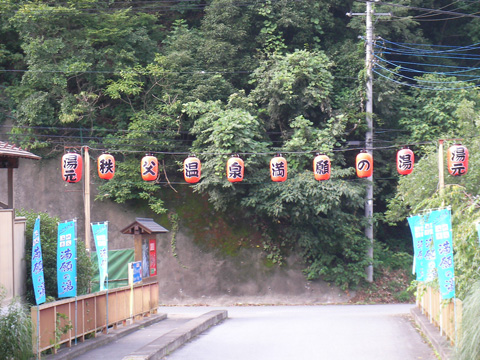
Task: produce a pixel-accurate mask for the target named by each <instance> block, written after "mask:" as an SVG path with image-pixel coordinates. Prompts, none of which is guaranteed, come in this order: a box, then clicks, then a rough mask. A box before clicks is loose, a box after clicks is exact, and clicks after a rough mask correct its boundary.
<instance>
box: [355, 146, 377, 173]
mask: <svg viewBox="0 0 480 360" xmlns="http://www.w3.org/2000/svg"><path fill="white" fill-rule="evenodd" d="M355 163H356V169H357V176H358V177H359V178H368V177H370V176H372V174H373V156H372V154H369V153H367V152H366V151H365V150H363V151H362V152H361V153H359V154H358V155H357V159H356V162H355Z"/></svg>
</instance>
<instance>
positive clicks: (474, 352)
mask: <svg viewBox="0 0 480 360" xmlns="http://www.w3.org/2000/svg"><path fill="white" fill-rule="evenodd" d="M478 319H480V281H477V282H476V283H475V284H474V285H473V286H472V287H471V290H470V292H469V293H468V294H467V296H466V297H465V300H464V301H463V314H462V333H461V336H460V343H459V344H458V346H457V348H456V351H455V358H456V359H457V360H475V359H480V326H478Z"/></svg>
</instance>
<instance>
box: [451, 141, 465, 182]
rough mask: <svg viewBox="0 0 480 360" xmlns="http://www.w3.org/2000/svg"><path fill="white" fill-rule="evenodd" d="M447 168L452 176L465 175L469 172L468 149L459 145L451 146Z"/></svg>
mask: <svg viewBox="0 0 480 360" xmlns="http://www.w3.org/2000/svg"><path fill="white" fill-rule="evenodd" d="M447 167H448V172H449V173H450V175H453V176H461V175H465V174H466V173H467V171H468V149H467V148H466V147H465V146H463V145H459V144H455V145H452V146H450V147H449V148H448V150H447Z"/></svg>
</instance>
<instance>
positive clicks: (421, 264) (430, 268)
mask: <svg viewBox="0 0 480 360" xmlns="http://www.w3.org/2000/svg"><path fill="white" fill-rule="evenodd" d="M408 224H409V225H410V231H411V233H412V238H413V248H414V256H415V273H416V274H417V281H427V282H429V281H433V280H435V279H436V277H437V269H436V262H435V259H436V253H435V248H434V246H433V228H432V223H431V222H430V220H429V219H428V218H427V217H426V216H422V215H416V216H411V217H409V218H408Z"/></svg>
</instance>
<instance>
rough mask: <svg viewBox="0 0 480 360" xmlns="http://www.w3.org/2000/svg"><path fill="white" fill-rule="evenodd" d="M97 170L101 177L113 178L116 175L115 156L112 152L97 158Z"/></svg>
mask: <svg viewBox="0 0 480 360" xmlns="http://www.w3.org/2000/svg"><path fill="white" fill-rule="evenodd" d="M97 171H98V176H99V177H100V179H105V180H110V179H112V178H113V176H114V175H115V158H114V157H113V156H112V155H110V154H102V155H100V156H99V157H98V159H97Z"/></svg>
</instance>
